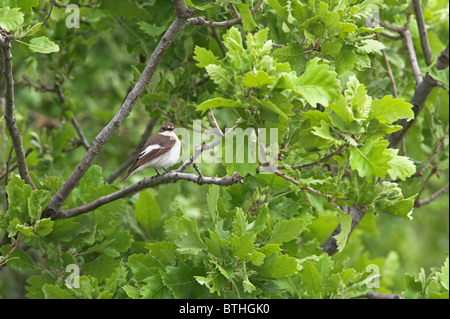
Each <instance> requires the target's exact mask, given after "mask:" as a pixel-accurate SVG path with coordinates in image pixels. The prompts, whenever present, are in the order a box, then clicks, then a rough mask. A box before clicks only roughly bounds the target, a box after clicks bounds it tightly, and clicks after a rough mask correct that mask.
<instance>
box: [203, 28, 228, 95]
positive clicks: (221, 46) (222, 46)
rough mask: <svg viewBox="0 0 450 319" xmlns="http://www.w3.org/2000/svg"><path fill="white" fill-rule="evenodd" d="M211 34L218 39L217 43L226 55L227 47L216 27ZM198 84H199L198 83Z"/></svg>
mask: <svg viewBox="0 0 450 319" xmlns="http://www.w3.org/2000/svg"><path fill="white" fill-rule="evenodd" d="M211 35H212V37H213V38H214V39H215V40H216V42H217V44H218V45H219V48H220V51H222V54H223V56H226V55H227V48H226V47H225V45H224V44H223V42H222V40H221V39H220V37H219V34H218V33H217V28H216V27H211ZM197 86H199V85H198V84H197Z"/></svg>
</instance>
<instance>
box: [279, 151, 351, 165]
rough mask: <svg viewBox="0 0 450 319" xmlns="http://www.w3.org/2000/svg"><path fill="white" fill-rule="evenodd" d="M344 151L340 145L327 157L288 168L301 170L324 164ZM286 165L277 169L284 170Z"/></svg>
mask: <svg viewBox="0 0 450 319" xmlns="http://www.w3.org/2000/svg"><path fill="white" fill-rule="evenodd" d="M344 150H345V145H341V146H339V147H338V148H337V149H335V150H334V151H333V152H330V153H328V154H327V155H325V156H324V157H322V158H319V159H318V160H315V161H312V162H309V163H301V164H294V165H290V166H289V167H290V168H292V169H298V168H303V167H308V166H314V165H317V164H319V163H322V162H325V161H327V160H328V159H330V158H332V157H333V156H335V155H337V154H339V153H341V152H342V151H344ZM286 168H287V165H279V166H278V169H286Z"/></svg>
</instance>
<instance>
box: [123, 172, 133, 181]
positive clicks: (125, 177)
mask: <svg viewBox="0 0 450 319" xmlns="http://www.w3.org/2000/svg"><path fill="white" fill-rule="evenodd" d="M131 174H133V172H128V173H127V175H125V176H124V177H122V178H121V179H120V181H121V182H123V181H124V180H126V179H127V178H128V177H130V175H131Z"/></svg>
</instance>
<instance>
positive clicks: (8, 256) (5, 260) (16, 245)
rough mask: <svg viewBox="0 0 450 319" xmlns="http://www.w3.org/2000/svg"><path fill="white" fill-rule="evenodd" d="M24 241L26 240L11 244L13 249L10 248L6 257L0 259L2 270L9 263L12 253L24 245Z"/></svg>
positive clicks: (22, 239)
mask: <svg viewBox="0 0 450 319" xmlns="http://www.w3.org/2000/svg"><path fill="white" fill-rule="evenodd" d="M24 240H25V237H23V238H21V239H19V240H18V241H16V242H15V243H13V244H11V247H9V250H8V252H7V253H6V255H5V256H3V258H2V259H0V268H2V267H3V266H4V265H5V263H6V262H7V261H8V259H9V258H10V257H11V255H12V253H13V252H14V251H15V250H16V249H17V248H18V247H19V246H20V244H22V243H23V241H24Z"/></svg>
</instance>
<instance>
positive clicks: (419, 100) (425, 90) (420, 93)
mask: <svg viewBox="0 0 450 319" xmlns="http://www.w3.org/2000/svg"><path fill="white" fill-rule="evenodd" d="M436 83H437V81H436V80H435V79H433V78H432V77H431V76H430V75H429V74H427V75H425V78H424V79H423V81H422V83H420V84H419V85H418V86H417V87H416V89H415V91H414V95H413V97H412V100H411V104H412V105H413V108H412V110H413V112H414V118H413V119H412V120H410V121H408V120H401V121H400V123H399V124H400V125H401V126H402V129H400V130H399V131H397V132H394V133H392V134H391V135H390V136H389V147H390V148H397V147H398V144H399V143H400V141H401V140H402V138H403V137H404V136H405V135H406V133H408V131H409V129H410V128H411V127H412V126H413V124H414V123H415V122H416V120H417V117H418V116H419V114H420V112H421V111H422V109H423V107H424V106H425V102H426V101H427V99H428V97H429V96H430V94H431V91H433V88H434V87H435V86H436Z"/></svg>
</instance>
